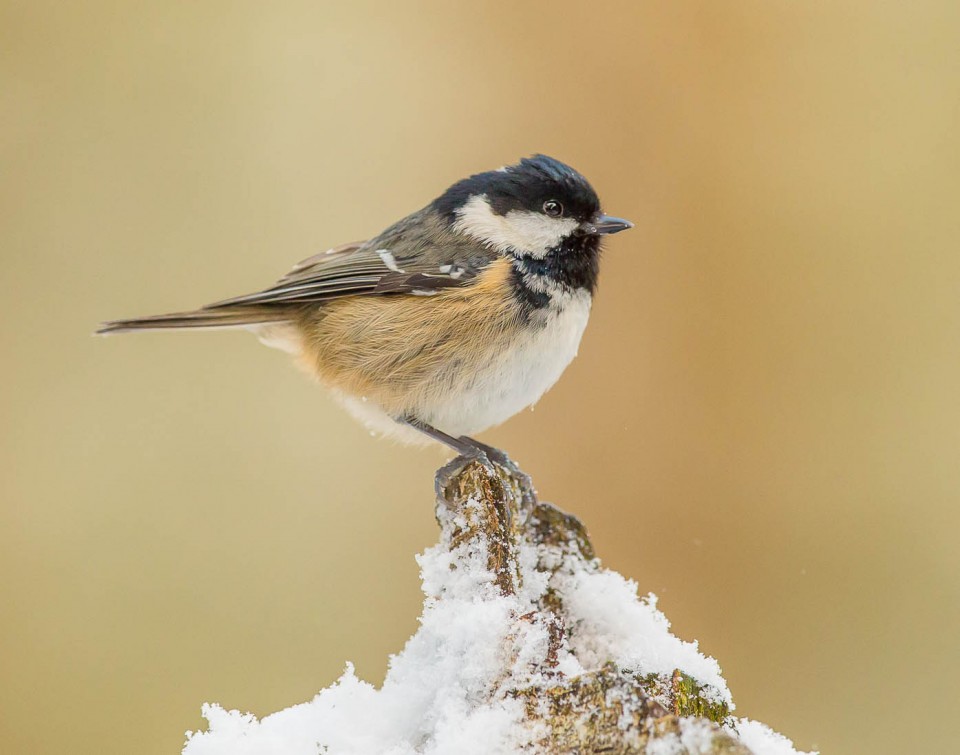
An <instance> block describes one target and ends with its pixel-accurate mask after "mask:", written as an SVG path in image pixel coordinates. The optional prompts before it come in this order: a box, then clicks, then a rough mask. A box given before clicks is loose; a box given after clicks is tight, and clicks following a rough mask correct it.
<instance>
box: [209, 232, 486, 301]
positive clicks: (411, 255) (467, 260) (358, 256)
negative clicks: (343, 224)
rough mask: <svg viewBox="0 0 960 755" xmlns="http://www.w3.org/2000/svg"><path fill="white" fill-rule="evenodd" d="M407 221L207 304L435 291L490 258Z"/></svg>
mask: <svg viewBox="0 0 960 755" xmlns="http://www.w3.org/2000/svg"><path fill="white" fill-rule="evenodd" d="M417 236H418V233H417V231H416V230H414V229H411V228H410V226H400V225H399V224H398V226H396V227H394V228H393V229H390V230H389V231H387V232H385V233H384V234H382V235H381V236H378V237H377V238H375V239H373V240H371V241H365V242H358V243H354V244H347V245H345V246H340V247H336V248H335V249H331V250H329V251H327V252H321V253H320V254H315V255H314V256H312V257H308V258H307V259H305V260H303V261H302V262H300V263H298V264H297V265H295V266H294V268H293V269H292V270H291V271H290V272H289V273H287V274H286V275H285V276H283V277H282V278H281V279H280V280H279V281H277V282H276V283H275V284H274V285H273V286H271V287H270V288H267V289H264V290H263V291H258V292H256V293H252V294H245V295H243V296H236V297H233V298H230V299H225V300H223V301H219V302H215V303H214V304H209V305H207V307H205V309H220V308H226V307H238V306H251V305H254V306H256V305H261V306H262V305H266V306H270V307H276V306H282V305H297V304H309V303H312V302H322V301H327V300H329V299H335V298H340V297H343V296H356V295H358V294H419V295H429V294H434V293H437V292H438V291H440V290H441V289H444V288H450V287H453V286H464V285H469V283H470V282H471V281H472V280H473V279H474V278H475V277H476V276H477V275H478V274H479V272H480V270H482V269H483V267H485V266H486V265H487V264H488V263H489V262H490V261H491V260H492V259H493V256H494V255H493V254H492V253H487V252H486V251H484V252H483V253H481V254H477V250H476V248H475V246H468V245H466V244H464V243H463V242H462V241H460V240H459V239H457V240H455V241H452V240H451V239H448V238H444V239H442V241H443V242H451V243H437V241H440V239H435V238H433V237H431V238H430V240H429V241H428V240H427V239H425V238H422V237H421V238H417Z"/></svg>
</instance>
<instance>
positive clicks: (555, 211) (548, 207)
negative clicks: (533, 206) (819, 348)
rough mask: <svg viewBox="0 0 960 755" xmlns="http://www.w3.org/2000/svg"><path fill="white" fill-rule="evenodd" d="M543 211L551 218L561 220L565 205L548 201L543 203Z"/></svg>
mask: <svg viewBox="0 0 960 755" xmlns="http://www.w3.org/2000/svg"><path fill="white" fill-rule="evenodd" d="M543 211H544V212H545V213H546V214H547V215H549V216H550V217H551V218H559V217H560V216H561V215H563V205H562V204H560V203H559V202H558V201H557V200H556V199H548V200H547V201H546V202H544V203H543Z"/></svg>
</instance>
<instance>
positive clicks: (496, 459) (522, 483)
mask: <svg viewBox="0 0 960 755" xmlns="http://www.w3.org/2000/svg"><path fill="white" fill-rule="evenodd" d="M460 440H461V441H463V442H464V443H469V444H470V445H472V446H474V447H475V448H477V449H479V450H480V451H482V452H483V453H484V454H485V455H486V457H487V458H488V459H489V460H490V461H492V462H493V463H494V464H496V465H497V466H498V467H501V468H502V469H503V470H504V471H505V472H506V473H507V474H508V475H509V476H510V477H511V478H512V479H513V480H515V481H516V483H517V486H518V487H519V489H520V494H521V495H522V496H523V499H524V501H525V502H527V503H533V504H535V503H537V491H536V489H535V488H534V487H533V480H532V479H531V478H530V475H528V474H527V473H526V472H524V471H523V470H522V469H520V467H519V465H518V464H517V463H516V462H515V461H514V460H513V459H511V458H510V457H509V456H508V455H507V453H506V451H503V450H501V449H499V448H496V447H494V446H488V445H487V444H486V443H482V442H481V441H479V440H476V439H475V438H469V437H467V436H465V435H463V436H461V437H460Z"/></svg>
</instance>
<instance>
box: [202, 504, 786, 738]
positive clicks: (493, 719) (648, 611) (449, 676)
mask: <svg viewBox="0 0 960 755" xmlns="http://www.w3.org/2000/svg"><path fill="white" fill-rule="evenodd" d="M470 505H473V506H479V504H478V502H476V501H473V502H471V504H469V505H468V507H466V509H465V510H464V511H462V512H460V513H459V514H456V515H454V514H452V513H451V514H449V516H450V517H451V519H450V521H449V522H446V523H445V525H444V535H445V536H444V537H443V538H442V539H441V542H440V543H438V544H437V545H435V546H433V547H432V548H429V549H427V550H426V551H425V552H424V553H422V554H421V555H420V556H419V557H418V559H417V560H418V563H419V565H420V573H421V579H422V583H423V591H424V594H425V601H424V606H423V612H422V614H421V616H420V626H419V629H418V630H417V632H416V633H415V634H414V635H413V637H411V638H410V639H409V640H408V641H407V643H406V646H405V647H404V648H403V650H402V651H401V652H400V653H398V654H397V655H395V656H393V657H392V658H391V662H390V666H389V669H388V672H387V676H386V679H385V681H384V683H383V686H382V687H380V688H379V689H377V688H375V687H374V686H372V685H371V684H369V683H367V682H364V681H362V680H360V679H358V678H357V676H356V674H355V673H354V669H353V666H352V665H350V664H347V666H346V670H345V671H344V673H343V675H342V676H341V677H340V678H339V679H338V680H337V681H336V682H335V683H334V684H333V685H331V686H330V687H328V688H326V689H324V690H322V691H321V692H320V693H319V694H318V695H316V696H315V697H314V698H313V699H312V700H310V701H309V702H305V703H302V704H300V705H295V706H293V707H290V708H287V709H286V710H282V711H279V712H277V713H273V714H272V715H268V716H265V717H264V718H262V719H257V718H256V717H255V716H253V715H252V714H249V713H241V712H239V711H236V710H232V711H227V710H224V709H223V708H222V707H220V706H219V705H210V704H208V705H204V707H203V715H204V717H205V718H206V719H207V722H208V729H207V731H205V732H187V742H186V744H185V746H184V749H183V755H226V754H228V753H229V755H273V754H276V755H281V753H282V755H318V753H327V754H329V755H341V754H342V755H374V754H376V755H382V754H387V755H414V754H417V755H441V754H444V755H447V754H450V753H456V754H457V755H471V754H472V753H477V754H478V755H479V754H480V753H484V754H485V755H490V754H496V753H515V752H521V751H522V750H523V749H524V747H525V746H526V745H529V744H530V743H532V742H535V741H536V740H537V739H538V738H539V737H540V736H542V735H543V733H544V732H543V731H542V730H540V729H539V728H538V726H539V725H537V724H532V723H531V722H530V721H528V720H525V711H524V705H523V702H522V701H521V700H518V699H516V698H515V697H513V696H511V695H510V694H509V692H510V690H515V689H518V688H523V687H529V686H539V685H544V684H547V683H551V684H556V683H557V672H558V671H559V672H562V674H564V675H566V676H575V675H579V674H581V673H584V672H585V671H595V670H597V669H599V668H600V667H602V666H603V665H604V664H606V663H608V662H610V661H612V662H614V663H615V664H616V665H617V667H619V668H621V669H629V670H631V671H633V672H636V673H638V674H644V675H645V674H650V673H656V674H662V675H665V676H668V677H669V675H670V674H672V673H673V671H674V669H677V668H679V669H681V670H682V671H684V672H685V673H686V674H688V675H689V676H691V677H693V678H694V679H696V680H697V681H698V682H699V683H700V684H702V685H705V689H706V690H708V691H709V694H710V695H711V696H712V698H713V699H714V700H717V701H723V702H726V703H727V704H728V705H730V707H731V709H732V707H733V704H732V700H731V698H730V692H729V690H728V689H727V685H726V683H725V681H724V680H723V677H722V676H721V674H720V667H719V665H718V664H717V662H716V661H715V660H714V659H712V658H710V657H707V656H704V655H702V654H701V653H700V652H699V650H698V648H697V645H696V643H690V642H684V641H682V640H680V639H678V638H677V637H675V636H674V635H673V634H671V633H670V624H669V622H668V621H667V619H666V617H665V616H664V615H663V614H662V613H661V612H660V611H659V610H658V609H657V607H656V599H655V597H654V596H652V595H651V596H646V597H644V598H640V597H639V596H638V594H637V586H636V584H635V583H634V582H632V581H630V580H627V579H624V578H623V577H622V576H620V575H619V574H617V573H615V572H612V571H608V570H605V569H602V568H601V567H600V566H599V563H598V562H596V561H592V562H588V561H584V560H583V559H580V558H576V557H573V556H570V555H569V554H566V553H564V552H563V551H562V550H561V549H560V548H557V547H548V546H543V545H535V544H532V543H529V542H526V541H522V542H521V545H520V546H519V553H518V558H517V560H518V562H519V571H520V574H519V579H515V580H514V582H515V583H516V584H518V585H520V586H519V587H518V588H517V589H516V591H515V594H505V593H504V591H502V590H501V589H500V588H499V587H498V586H497V584H496V583H495V581H494V575H493V574H492V573H491V571H490V570H489V567H488V552H487V549H486V545H487V543H486V542H485V541H483V540H482V539H480V538H468V539H466V540H465V541H464V542H460V543H459V544H458V545H457V546H456V547H454V548H453V549H452V550H451V549H450V545H449V539H450V538H449V535H450V533H451V532H452V531H453V528H456V527H461V528H463V527H465V526H466V525H467V517H468V516H469V515H470V511H469V506H470ZM538 563H540V564H541V565H543V564H544V563H549V564H551V566H558V567H559V568H558V569H557V570H556V572H555V573H554V574H552V575H551V573H550V571H545V570H543V569H540V570H538V569H537V568H536V567H537V564H538ZM548 588H552V589H553V590H555V591H557V592H558V593H559V594H560V595H562V596H563V601H564V606H565V614H564V618H565V620H566V622H567V628H568V629H569V630H570V632H569V634H570V635H571V636H572V638H573V639H572V640H570V641H569V642H568V643H566V642H565V643H564V644H563V645H562V646H561V648H560V651H559V653H558V655H557V665H556V666H555V667H553V668H552V669H551V671H552V673H553V676H551V677H550V678H546V677H544V675H543V671H542V669H543V668H544V663H543V661H544V658H545V657H546V655H547V649H548V645H549V641H550V628H551V627H550V626H549V619H548V618H547V617H549V616H550V614H545V613H541V612H539V611H538V610H537V601H538V600H539V599H540V598H541V597H542V596H543V594H544V592H545V591H546V590H547V589H548ZM622 720H624V722H626V721H627V720H629V717H628V716H624V718H623V719H622ZM730 732H731V734H736V735H738V736H739V737H740V739H741V740H742V741H743V742H744V744H746V745H747V746H748V747H750V748H751V749H752V750H753V751H754V752H755V753H757V755H785V754H786V753H794V752H795V751H794V749H793V747H792V745H791V744H790V742H789V740H787V739H785V738H783V737H780V735H778V734H775V733H774V732H772V731H771V730H770V729H768V728H767V727H765V726H763V725H762V724H758V723H756V722H753V721H747V720H745V719H740V720H738V721H737V722H736V729H735V730H734V729H731V730H730ZM709 740H710V724H708V723H706V722H703V721H699V720H693V719H690V720H682V721H681V729H680V734H679V736H678V735H677V734H670V735H668V736H666V737H663V738H661V739H659V740H654V741H652V742H651V743H650V746H649V748H648V752H649V753H651V755H668V754H670V753H674V752H701V751H702V752H707V751H709ZM527 751H528V752H529V750H527Z"/></svg>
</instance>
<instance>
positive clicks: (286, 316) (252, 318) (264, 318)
mask: <svg viewBox="0 0 960 755" xmlns="http://www.w3.org/2000/svg"><path fill="white" fill-rule="evenodd" d="M292 319H293V312H292V311H291V310H289V309H285V308H284V309H279V308H278V309H267V308H265V307H235V308H234V307H231V308H227V309H196V310H193V311H192V312H172V313H170V314H167V315H153V316H152V317H136V318H133V319H131V320H111V321H110V322H105V323H101V325H100V327H99V328H97V331H96V332H97V334H98V335H108V334H111V333H129V332H131V331H134V330H181V329H187V328H197V329H202V328H207V329H213V328H245V327H249V326H251V325H266V324H269V323H280V322H288V321H290V320H292Z"/></svg>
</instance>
